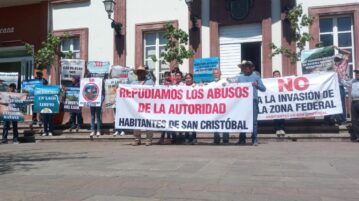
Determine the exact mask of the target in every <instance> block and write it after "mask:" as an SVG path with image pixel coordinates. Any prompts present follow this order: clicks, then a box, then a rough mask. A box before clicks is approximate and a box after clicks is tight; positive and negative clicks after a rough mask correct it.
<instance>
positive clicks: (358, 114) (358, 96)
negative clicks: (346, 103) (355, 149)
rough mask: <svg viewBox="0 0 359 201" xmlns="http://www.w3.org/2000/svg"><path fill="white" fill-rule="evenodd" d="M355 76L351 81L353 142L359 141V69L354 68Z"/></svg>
mask: <svg viewBox="0 0 359 201" xmlns="http://www.w3.org/2000/svg"><path fill="white" fill-rule="evenodd" d="M354 72H355V78H354V79H353V80H351V81H350V82H349V83H347V84H348V85H349V87H350V88H351V97H352V108H351V120H352V129H353V130H352V132H351V133H350V139H351V141H352V142H359V70H354Z"/></svg>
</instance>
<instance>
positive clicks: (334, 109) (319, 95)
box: [258, 73, 343, 120]
mask: <svg viewBox="0 0 359 201" xmlns="http://www.w3.org/2000/svg"><path fill="white" fill-rule="evenodd" d="M263 84H264V85H265V86H266V88H267V90H266V91H265V92H258V102H259V115H258V120H271V119H290V118H304V117H317V116H324V115H333V114H340V113H342V111H343V110H342V103H341V99H340V92H339V83H338V76H337V74H336V73H319V74H307V75H303V76H288V77H280V78H268V79H263Z"/></svg>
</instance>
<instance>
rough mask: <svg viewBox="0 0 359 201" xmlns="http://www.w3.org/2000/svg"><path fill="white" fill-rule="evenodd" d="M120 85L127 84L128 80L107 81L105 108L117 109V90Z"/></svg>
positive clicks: (114, 79) (115, 79)
mask: <svg viewBox="0 0 359 201" xmlns="http://www.w3.org/2000/svg"><path fill="white" fill-rule="evenodd" d="M119 84H127V79H120V78H113V79H106V80H105V106H106V107H107V108H115V106H116V90H117V87H118V85H119Z"/></svg>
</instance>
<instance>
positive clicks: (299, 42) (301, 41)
mask: <svg viewBox="0 0 359 201" xmlns="http://www.w3.org/2000/svg"><path fill="white" fill-rule="evenodd" d="M285 20H286V21H287V22H288V23H289V24H290V31H291V36H292V40H293V41H295V43H296V47H297V49H298V50H299V51H296V50H294V51H292V50H290V49H289V48H287V47H283V46H282V47H278V46H276V45H275V44H274V43H271V44H270V47H271V49H272V50H273V52H272V54H271V57H274V56H275V55H278V54H283V55H284V56H286V57H288V58H290V59H291V62H292V63H295V62H297V61H299V59H300V55H301V53H302V51H303V50H304V49H305V46H306V44H307V42H309V41H311V40H312V39H313V36H312V35H311V34H310V33H308V32H303V31H302V30H303V28H304V27H310V26H311V25H312V24H313V20H314V18H313V17H311V16H308V15H307V14H303V8H302V4H299V5H297V6H294V7H293V8H292V9H290V10H288V11H286V18H285Z"/></svg>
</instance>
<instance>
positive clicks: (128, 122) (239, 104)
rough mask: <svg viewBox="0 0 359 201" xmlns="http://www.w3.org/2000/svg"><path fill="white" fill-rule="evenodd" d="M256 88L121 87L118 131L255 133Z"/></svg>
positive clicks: (117, 101)
mask: <svg viewBox="0 0 359 201" xmlns="http://www.w3.org/2000/svg"><path fill="white" fill-rule="evenodd" d="M252 90H253V88H252V86H251V85H250V84H249V83H243V84H231V85H227V86H225V87H223V86H222V85H221V84H219V85H217V86H214V85H212V86H203V87H187V86H146V85H121V84H120V85H119V87H118V89H117V97H116V108H126V109H125V110H116V120H115V121H116V129H146V130H158V131H188V132H189V131H196V132H224V131H226V132H251V131H252V130H253V111H252V108H253V91H252Z"/></svg>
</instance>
